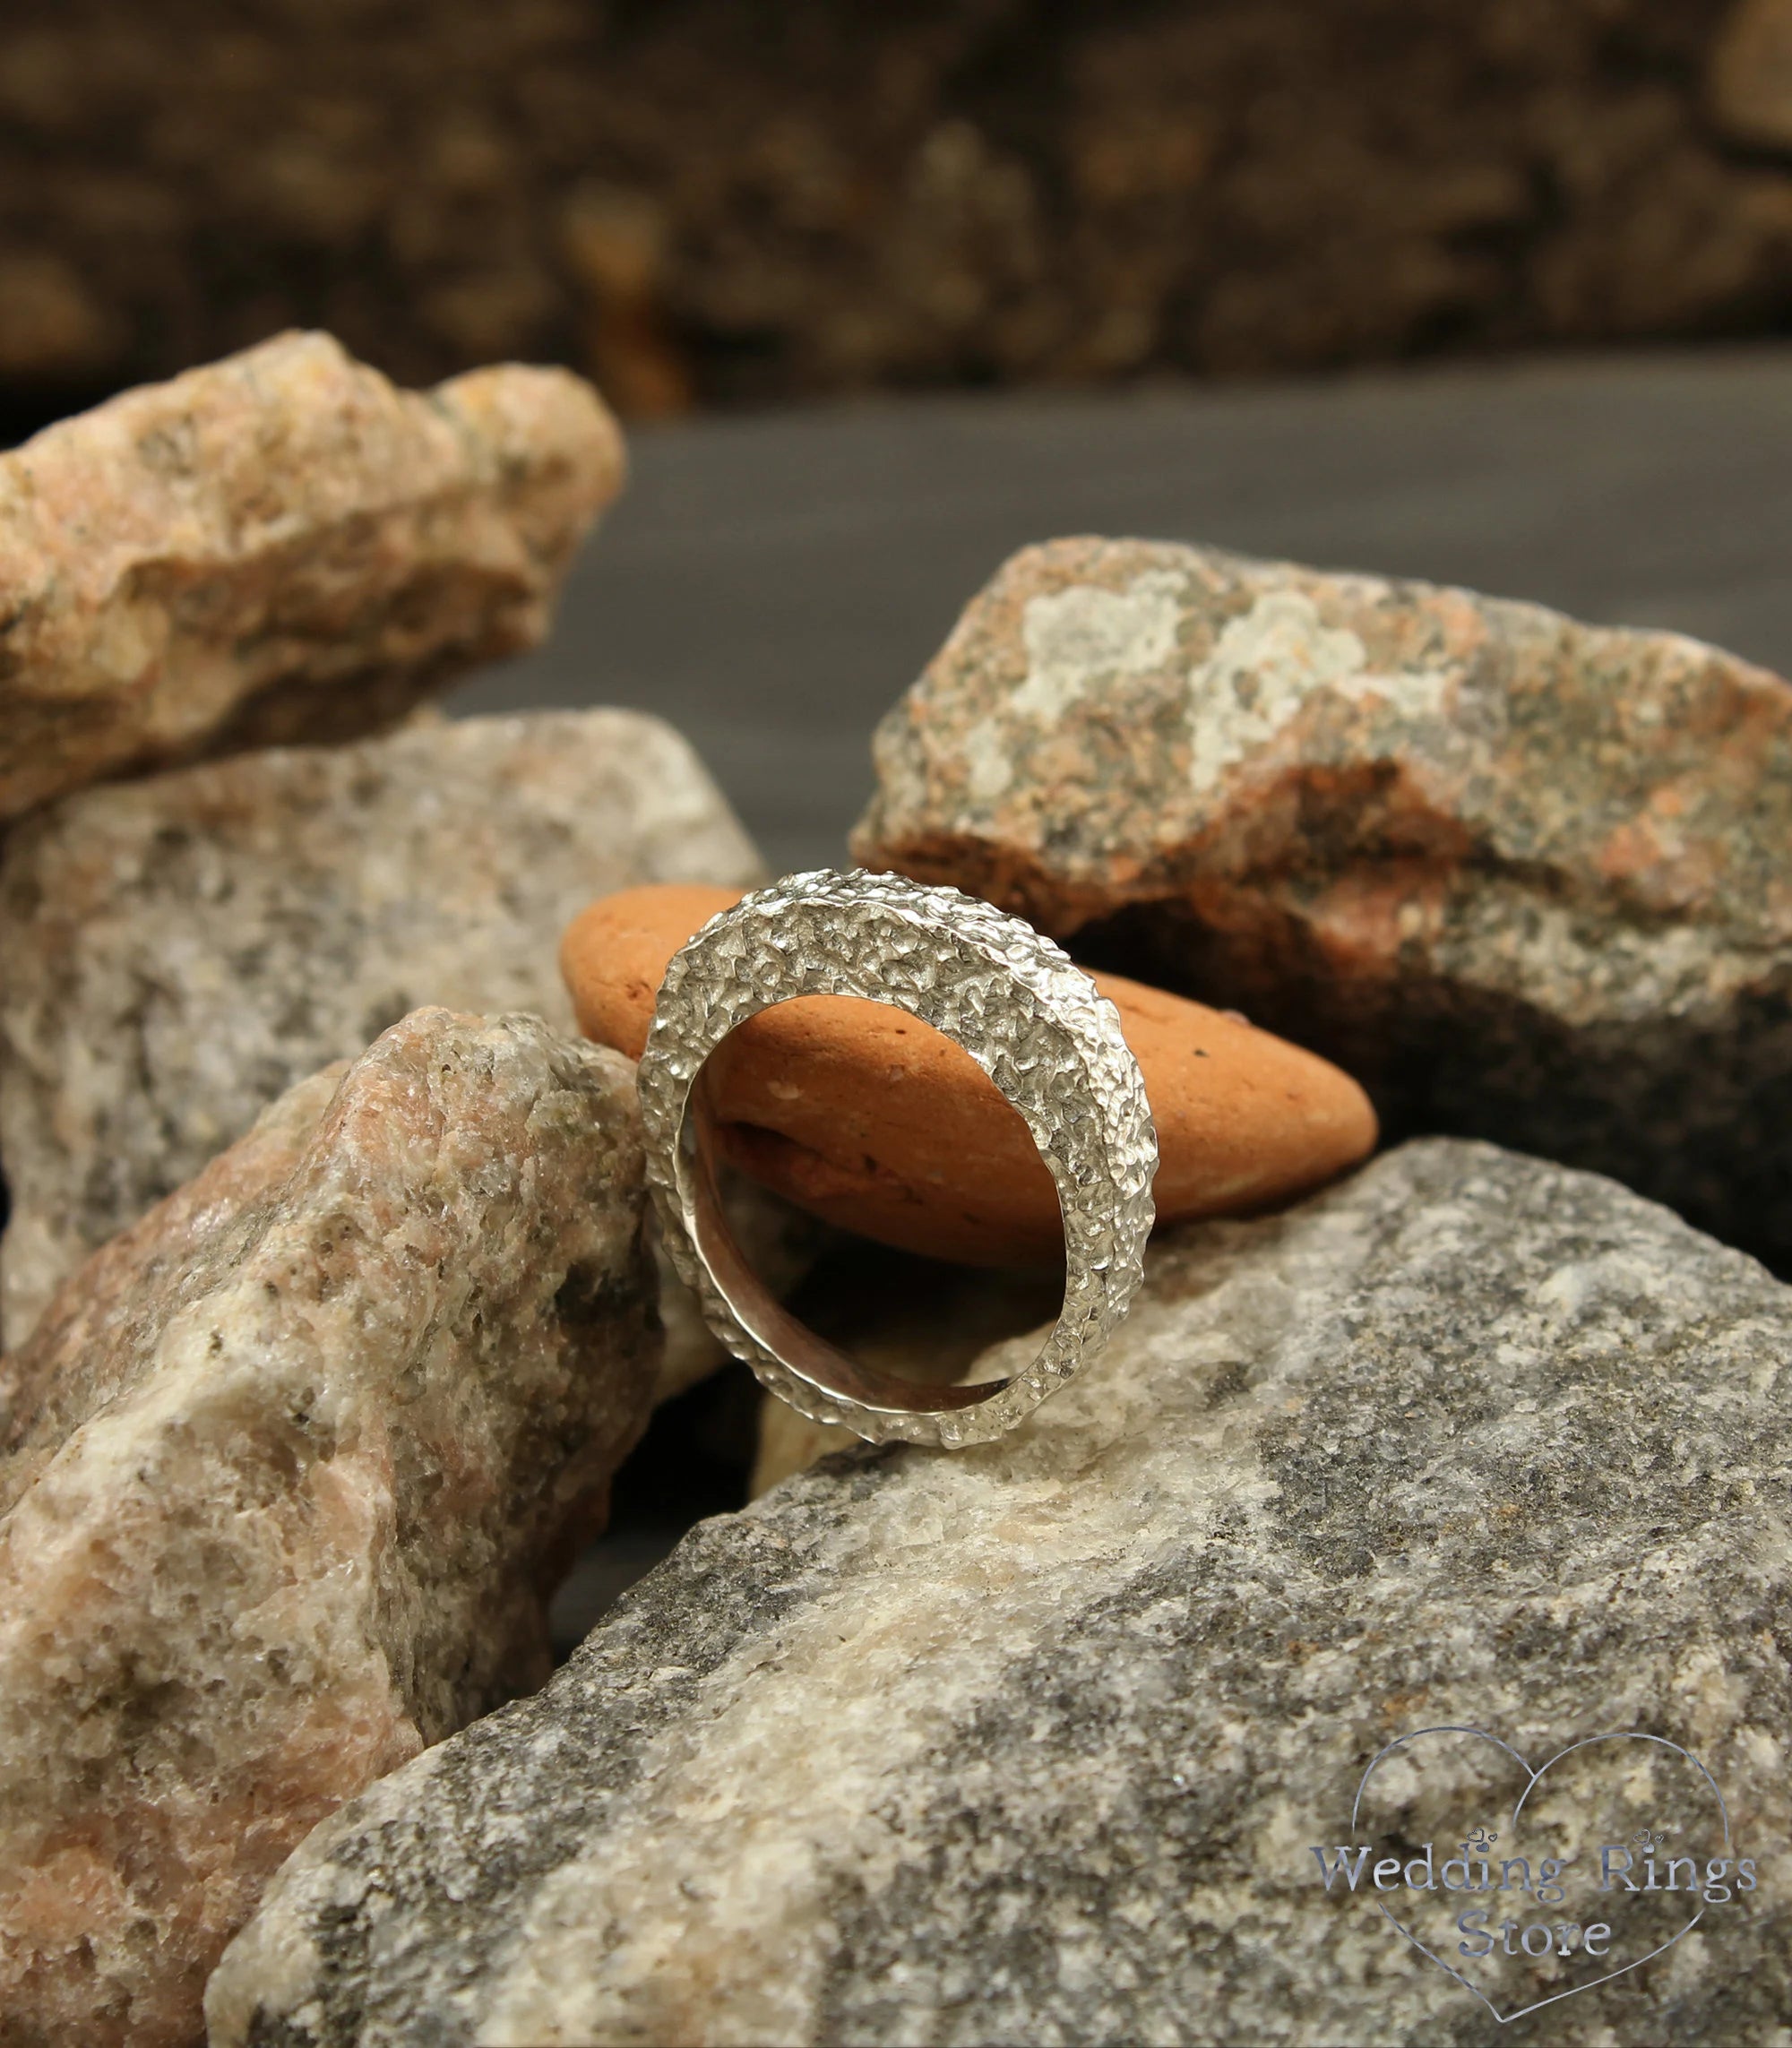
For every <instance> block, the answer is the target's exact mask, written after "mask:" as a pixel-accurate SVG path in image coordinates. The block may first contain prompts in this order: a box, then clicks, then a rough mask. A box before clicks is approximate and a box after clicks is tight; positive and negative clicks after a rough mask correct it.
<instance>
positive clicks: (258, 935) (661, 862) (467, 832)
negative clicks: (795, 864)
mask: <svg viewBox="0 0 1792 2048" xmlns="http://www.w3.org/2000/svg"><path fill="white" fill-rule="evenodd" d="M758 871H759V864H758V859H757V856H756V855H755V854H754V850H753V848H752V846H751V844H750V843H749V842H748V840H747V839H746V837H745V833H744V832H743V831H742V830H741V829H740V826H739V825H738V824H737V822H736V820H735V818H734V815H733V813H731V812H730V811H729V809H728V805H727V804H726V803H725V802H724V800H723V798H722V797H721V796H720V794H719V791H718V790H717V788H716V787H715V785H714V783H713V782H712V781H711V779H710V778H709V776H708V774H707V773H706V772H705V770H703V768H702V764H701V763H700V762H698V760H697V759H696V756H695V755H694V753H692V752H691V750H690V748H689V747H688V746H687V745H686V744H685V742H684V741H683V740H682V739H680V738H679V737H678V736H677V735H676V733H674V732H673V731H672V730H671V729H670V727H667V726H665V725H662V724H661V723H660V722H659V720H658V719H650V718H645V717H642V715H640V714H639V713H636V712H633V711H610V710H600V711H557V712H534V713H531V714H530V715H529V716H527V717H523V718H516V719H465V720H460V721H455V722H453V723H447V722H444V723H440V724H435V725H431V726H426V727H418V728H415V729H408V730H406V731H403V732H401V733H397V734H393V735H391V736H387V737H384V738H381V739H375V740H366V741H363V742H360V743H358V744H354V745H349V746H344V747H300V748H289V749H282V748H276V749H270V750H268V751H265V752H262V753H251V754H243V755H239V756H237V757H236V758H234V759H232V760H229V761H222V762H206V763H204V764H202V765H200V766H197V767H194V768H188V769H182V770H175V771H172V772H170V773H168V774H166V775H161V776H154V777H150V778H146V779H143V780H142V781H138V782H133V783H129V784H124V785H119V786H116V787H108V788H103V789H91V790H85V791H82V792H81V793H80V794H78V795H76V796H71V797H67V798H65V799H64V801H63V802H62V803H60V804H58V805H55V806H54V807H53V808H51V809H50V810H48V811H47V812H45V813H42V814H41V815H39V816H38V817H36V818H33V819H31V820H30V821H28V822H26V823H25V824H23V825H21V826H20V827H18V828H16V829H15V830H14V831H13V834H12V836H11V838H10V839H9V840H8V842H7V845H6V849H5V856H4V864H0V958H3V959H4V961H5V969H6V971H5V973H4V977H0V1161H4V1171H5V1174H6V1177H7V1182H8V1184H9V1186H10V1188H11V1191H12V1196H13V1220H12V1222H11V1224H10V1226H8V1229H7V1232H6V1235H5V1238H4V1242H0V1309H4V1317H3V1318H0V1328H4V1330H5V1331H6V1332H7V1333H8V1336H9V1338H10V1339H11V1340H12V1341H13V1343H15V1344H16V1343H17V1342H18V1341H20V1340H21V1339H22V1338H23V1337H24V1336H25V1335H26V1334H27V1333H28V1332H29V1331H30V1327H31V1325H32V1323H33V1322H34V1321H35V1320H36V1318H37V1316H38V1314H39V1312H40V1311H41V1309H42V1307H43V1304H44V1303H45V1302H46V1301H47V1299H48V1297H49V1295H50V1294H51V1292H52V1291H53V1290H54V1288H55V1287H56V1285H57V1284H58V1283H59V1282H60V1281H61V1280H62V1279H63V1278H65V1276H66V1275H67V1274H68V1273H69V1272H70V1271H72V1270H73V1268H74V1267H75V1266H77V1265H78V1264H79V1263H80V1262H81V1261H82V1259H83V1258H85V1257H86V1256H87V1254H88V1253H89V1252H91V1251H92V1250H94V1249H95V1248H96V1247H97V1246H98V1245H99V1244H101V1243H105V1242H106V1240H107V1239H108V1238H109V1237H111V1236H112V1235H114V1234H115V1233H116V1232H117V1231H119V1230H121V1229H123V1228H124V1227H125V1226H126V1225H128V1224H130V1223H132V1222H134V1220H135V1219H136V1218H137V1217H139V1216H141V1215H142V1212H143V1211H144V1210H145V1209H147V1208H149V1207H150V1205H151V1203H152V1202H154V1201H156V1200H159V1198H160V1197H161V1196H162V1195H164V1194H167V1193H168V1192H169V1191H170V1190H171V1189H173V1188H175V1187H177V1186H179V1185H180V1184H181V1183H183V1182H185V1181H187V1180H189V1179H190V1178H191V1177H192V1176H193V1175H194V1174H196V1173H197V1172H198V1171H199V1169H200V1167H201V1166H203V1165H204V1163H205V1161H206V1160H207V1159H209V1158H210V1157H211V1156H212V1155H213V1154H214V1153H215V1152H217V1151H218V1150H219V1149H220V1147H222V1146H224V1145H227V1144H228V1143H229V1142H230V1141H231V1140H233V1139H235V1138H237V1137H238V1136H240V1135H241V1133H242V1132H244V1131H246V1129H247V1128H248V1126H249V1125H250V1123H253V1122H254V1118H255V1116H256V1115H257V1114H259V1113H260V1111H261V1110H262V1109H263V1107H264V1106H266V1105H267V1104H268V1103H269V1102H270V1101H271V1100H272V1099H273V1097H275V1096H277V1095H279V1094H280V1090H281V1089H284V1088H287V1087H289V1085H290V1084H291V1083H292V1082H294V1081H296V1080H299V1079H300V1078H301V1077H303V1076H304V1075H306V1074H308V1073H312V1072H314V1071H315V1070H316V1069H317V1068H319V1067H321V1066H323V1065H325V1064H326V1063H328V1062H330V1061H332V1060H334V1059H339V1058H343V1057H349V1056H352V1055H353V1054H357V1053H358V1052H360V1051H361V1050H362V1048H363V1047H364V1046H366V1044H367V1043H368V1041H369V1040H370V1039H372V1038H374V1037H376V1036H377V1035H378V1033H379V1032H381V1031H382V1030H383V1029H384V1028H386V1026H387V1025H389V1024H391V1023H392V1022H393V1021H394V1020H396V1019H397V1018H400V1017H402V1016H404V1015H406V1014H407V1013H408V1012H409V1011H412V1010H415V1009H417V1008H418V1007H419V1006H421V1005H423V1004H426V1003H443V1004H445V1005H447V1006H448V1007H449V1008H451V1009H461V1010H469V1011H478V1012H482V1013H487V1014H489V1013H494V1012H496V1011H512V1010H519V1011H534V1012H535V1013H537V1014H538V1015H541V1016H545V1017H546V1018H547V1020H548V1021H549V1022H550V1023H552V1024H554V1025H556V1027H559V1028H568V1029H570V1028H571V1027H572V1010H571V1006H570V1004H569V1003H568V1002H567V1000H566V997H565V994H564V990H563V989H562V987H561V985H560V980H559V977H558V976H557V974H556V971H555V964H554V962H555V947H556V943H557V942H558V938H559V934H560V932H561V930H562V928H563V927H564V925H565V923H566V920H567V919H568V918H569V917H571V916H573V913H574V912H575V911H576V910H577V909H578V908H580V907H581V906H582V904H584V903H585V902H587V901H589V899H590V895H591V892H592V891H593V889H594V888H597V889H602V888H606V887H617V888H620V887H624V886H625V885H627V884H629V883H631V882H646V881H664V880H671V879H674V878H679V879H687V880H697V879H702V880H703V881H705V882H728V883H731V884H733V885H734V886H736V887H739V886H741V885H743V884H745V882H749V881H751V880H753V879H754V878H755V876H756V875H757V873H758Z"/></svg>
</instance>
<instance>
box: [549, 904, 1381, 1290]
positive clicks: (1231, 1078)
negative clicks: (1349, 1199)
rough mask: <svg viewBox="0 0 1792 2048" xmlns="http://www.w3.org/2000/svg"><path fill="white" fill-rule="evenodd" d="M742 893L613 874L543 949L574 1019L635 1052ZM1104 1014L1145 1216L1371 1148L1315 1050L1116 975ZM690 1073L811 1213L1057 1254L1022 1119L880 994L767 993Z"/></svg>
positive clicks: (1356, 1105) (1362, 1102)
mask: <svg viewBox="0 0 1792 2048" xmlns="http://www.w3.org/2000/svg"><path fill="white" fill-rule="evenodd" d="M739 898H740V891H737V890H729V889H722V888H713V887H708V886H699V885H696V884H687V883H666V884H662V885H659V886H654V887H650V888H645V889H628V890H624V891H621V892H620V893H619V894H617V895H615V896H606V897H603V898H601V899H599V901H597V902H596V903H593V904H591V905H590V907H589V908H587V909H585V910H583V911H582V912H581V913H580V915H579V916H577V917H575V918H574V919H573V923H572V924H571V925H569V926H568V927H567V931H566V934H565V937H564V940H563V941H562V942H561V948H560V968H561V972H562V973H563V974H564V977H565V979H566V985H567V988H568V989H569V990H570V991H571V993H572V997H573V1008H574V1010H575V1011H577V1014H578V1019H579V1025H580V1028H581V1029H582V1031H583V1032H584V1033H585V1035H586V1036H587V1037H590V1038H595V1039H596V1040H598V1042H599V1044H601V1045H606V1046H614V1047H615V1048H616V1050H617V1051H618V1052H621V1053H626V1054H628V1056H629V1057H630V1058H631V1059H639V1058H640V1056H641V1052H642V1046H645V1044H646V1043H647V1032H648V1027H649V1025H650V1023H651V1022H652V1019H653V1004H654V1001H655V999H656V997H657V996H658V994H659V984H660V981H661V980H662V978H663V977H664V976H665V973H666V968H667V964H668V961H669V960H670V959H671V958H672V956H673V954H674V953H676V951H678V949H679V947H680V946H682V945H683V944H684V943H685V941H686V940H687V939H689V938H690V937H691V936H692V934H694V932H696V931H697V929H698V928H699V927H700V926H701V925H704V924H706V923H707V922H708V921H709V919H710V918H711V917H713V916H715V915H716V914H717V912H718V911H721V910H726V909H727V908H728V906H729V905H730V904H732V903H736V902H737V901H738V900H739ZM1091 978H1092V979H1093V980H1094V982H1095V984H1096V985H1097V987H1098V988H1099V989H1100V991H1101V993H1102V994H1104V995H1105V996H1107V999H1108V1000H1109V1001H1110V1002H1112V1003H1113V1004H1114V1005H1115V1007H1116V1009H1117V1010H1118V1011H1119V1012H1120V1023H1121V1028H1122V1029H1123V1030H1124V1033H1125V1035H1126V1042H1127V1044H1128V1045H1129V1046H1131V1047H1132V1048H1133V1054H1134V1056H1135V1057H1136V1058H1137V1060H1138V1062H1139V1067H1140V1071H1142V1074H1143V1075H1144V1080H1145V1092H1146V1094H1147V1096H1148V1097H1150V1105H1151V1114H1152V1116H1153V1118H1154V1119H1155V1121H1156V1123H1157V1127H1158V1150H1159V1165H1158V1177H1157V1180H1156V1183H1154V1186H1153V1190H1152V1192H1153V1195H1154V1197H1155V1199H1156V1201H1157V1205H1158V1219H1159V1222H1160V1223H1174V1222H1180V1221H1183V1220H1185V1219H1187V1218H1193V1217H1202V1216H1242V1215H1246V1214H1248V1213H1250V1212H1252V1211H1253V1210H1256V1209H1264V1208H1267V1207H1270V1206H1271V1205H1272V1204H1274V1203H1277V1202H1279V1201H1284V1200H1288V1198H1289V1197H1290V1196H1293V1195H1297V1194H1299V1193H1302V1192H1305V1191H1306V1190H1307V1189H1309V1188H1313V1187H1315V1186H1317V1185H1318V1184H1319V1183H1322V1182H1324V1181H1328V1180H1330V1179H1331V1178H1332V1177H1333V1176H1334V1175H1337V1174H1339V1173H1341V1172H1342V1171H1343V1170H1344V1168H1346V1167H1347V1166H1354V1165H1355V1164H1356V1163H1357V1161H1358V1160H1359V1159H1362V1158H1365V1157H1366V1156H1367V1155H1368V1154H1369V1153H1370V1152H1372V1151H1373V1150H1374V1145H1375V1137H1376V1129H1375V1113H1374V1109H1373V1108H1372V1107H1371V1106H1370V1104H1369V1098H1368V1097H1367V1096H1366V1095H1365V1094H1364V1092H1363V1090H1362V1089H1360V1088H1359V1087H1358V1086H1357V1083H1356V1082H1355V1081H1354V1080H1351V1078H1350V1077H1349V1075H1348V1074H1347V1073H1344V1072H1342V1071H1340V1069H1339V1068H1337V1067H1334V1066H1332V1065H1331V1063H1329V1062H1328V1061H1325V1060H1322V1059H1320V1058H1319V1057H1318V1055H1317V1054H1313V1053H1309V1052H1305V1051H1303V1049H1302V1048H1301V1047H1300V1046H1291V1045H1289V1044H1288V1041H1287V1040H1286V1039H1283V1038H1278V1037H1273V1036H1272V1035H1271V1033H1269V1032H1267V1031H1259V1030H1257V1029H1256V1028H1254V1026H1253V1025H1250V1024H1247V1023H1246V1022H1245V1020H1243V1019H1242V1018H1239V1017H1237V1016H1235V1015H1231V1014H1228V1013H1227V1012H1224V1011H1218V1010H1209V1009H1207V1008H1206V1007H1205V1006H1204V1005H1203V1004H1202V1003H1199V1002H1189V1001H1187V1000H1186V999H1185V997H1182V996H1179V995H1170V994H1167V993H1166V992H1165V991H1164V990H1162V989H1157V988H1147V987H1145V986H1144V985H1142V984H1141V983H1139V982H1136V981H1127V980H1125V979H1124V978H1123V977H1120V976H1119V975H1112V974H1098V975H1095V976H1093V977H1091ZM703 1086H704V1087H705V1089H706V1090H707V1091H708V1092H709V1097H710V1101H711V1105H712V1106H713V1109H714V1111H715V1114H716V1115H717V1118H718V1120H719V1123H720V1126H721V1129H720V1137H721V1142H722V1146H723V1149H724V1151H725V1153H726V1155H727V1157H728V1158H729V1159H730V1160H731V1161H732V1163H733V1164H734V1165H736V1166H738V1167H740V1168H741V1169H742V1170H743V1171H744V1172H745V1173H747V1174H749V1175H752V1176H753V1178H754V1179H755V1180H758V1181H761V1182H762V1183H764V1184H765V1185H766V1186H768V1187H771V1188H773V1189H775V1190H776V1191H777V1192H779V1193H780V1194H782V1195H785V1196H787V1197H788V1199H789V1200H792V1201H795V1202H797V1203H798V1204H799V1205H800V1206H801V1207H802V1208H804V1209H808V1210H809V1211H810V1212H811V1213H812V1214H814V1215H816V1216H819V1217H821V1218H823V1219H824V1220H825V1221H827V1222H829V1223H833V1224H837V1225H839V1226H840V1227H841V1228H842V1229H847V1230H856V1231H858V1232H860V1233H862V1234H863V1235H866V1236H867V1237H875V1238H879V1239H881V1240H882V1241H883V1243H888V1244H896V1245H900V1246H901V1247H903V1248H904V1249H905V1250H907V1251H911V1252H925V1253H926V1254H928V1255H929V1256H931V1257H934V1258H938V1259H951V1260H954V1261H958V1262H960V1263H961V1264H966V1265H987V1266H1007V1265H1029V1264H1034V1263H1038V1262H1041V1261H1054V1260H1056V1259H1058V1258H1060V1257H1061V1256H1062V1254H1063V1248H1064V1236H1063V1232H1062V1229H1061V1226H1060V1222H1059V1216H1058V1201H1057V1191H1056V1189H1055V1186H1054V1185H1053V1183H1052V1177H1051V1175H1050V1173H1049V1172H1048V1171H1047V1167H1046V1165H1045V1162H1044V1161H1043V1160H1042V1159H1041V1158H1040V1157H1039V1155H1038V1152H1037V1151H1036V1150H1035V1149H1034V1146H1033V1140H1032V1138H1031V1135H1030V1133H1029V1132H1028V1130H1027V1127H1026V1125H1025V1124H1024V1123H1022V1122H1021V1118H1020V1116H1019V1114H1017V1113H1016V1112H1015V1111H1014V1110H1013V1109H1012V1108H1011V1107H1010V1106H1009V1105H1008V1104H1007V1102H1006V1101H1005V1100H1004V1098H1003V1097H1002V1095H1001V1094H1000V1092H999V1091H998V1090H997V1089H996V1087H995V1083H994V1082H993V1081H991V1080H989V1078H988V1076H987V1075H986V1074H985V1073H984V1071H983V1070H982V1069H981V1068H980V1067H978V1065H977V1063H975V1061H973V1060H972V1059H971V1057H970V1055H969V1054H968V1053H966V1052H964V1051H962V1050H961V1048H960V1047H959V1046H955V1045H953V1044H952V1041H951V1040H950V1039H948V1038H943V1037H941V1036H940V1034H939V1033H938V1032H937V1031H935V1030H934V1029H932V1028H931V1027H929V1026H928V1025H926V1024H923V1023H922V1022H921V1021H920V1020H918V1018H915V1017H911V1016H909V1015H908V1014H907V1012H905V1011H900V1010H897V1009H894V1008H893V1007H892V1006H891V1005H890V1004H888V1003H883V1002H862V1001H860V1000H858V999H857V998H855V997H849V996H832V995H815V996H804V997H801V998H799V999H797V1001H795V1002H784V1003H780V1004H779V1005H778V1006H777V1007H776V1008H775V1009H772V1010H767V1011H762V1012H761V1013H760V1014H759V1015H758V1016H757V1017H754V1018H752V1019H750V1020H748V1021H747V1022H746V1023H745V1024H743V1025H741V1026H740V1028H738V1029H737V1030H736V1031H734V1032H732V1033H731V1034H730V1035H729V1036H728V1038H726V1039H725V1040H724V1041H723V1042H722V1044H721V1045H720V1046H719V1047H718V1048H717V1049H716V1052H715V1054H713V1055H712V1056H711V1060H710V1063H709V1065H708V1066H707V1067H706V1068H705V1070H704V1073H703Z"/></svg>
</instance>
